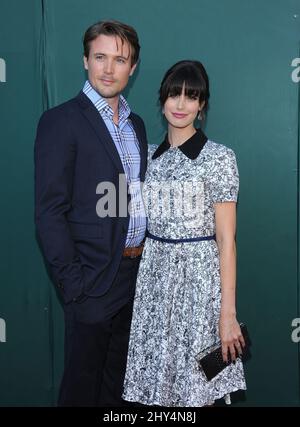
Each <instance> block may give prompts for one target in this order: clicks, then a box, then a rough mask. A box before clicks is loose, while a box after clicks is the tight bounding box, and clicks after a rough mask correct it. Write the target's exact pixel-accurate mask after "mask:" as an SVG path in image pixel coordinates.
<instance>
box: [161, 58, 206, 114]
mask: <svg viewBox="0 0 300 427" xmlns="http://www.w3.org/2000/svg"><path fill="white" fill-rule="evenodd" d="M183 84H185V95H186V96H188V97H190V98H196V99H197V98H198V99H199V102H200V103H201V102H202V101H205V104H204V107H203V110H204V111H206V110H207V107H208V99H209V80H208V75H207V73H206V71H205V68H204V67H203V65H202V64H201V62H199V61H190V60H184V61H179V62H177V63H176V64H174V65H173V66H172V67H171V68H170V69H169V70H168V71H167V72H166V74H165V76H164V78H163V80H162V82H161V85H160V89H159V102H160V105H161V106H162V107H163V106H164V104H165V102H166V100H167V98H168V97H169V96H176V95H180V94H181V92H182V87H183Z"/></svg>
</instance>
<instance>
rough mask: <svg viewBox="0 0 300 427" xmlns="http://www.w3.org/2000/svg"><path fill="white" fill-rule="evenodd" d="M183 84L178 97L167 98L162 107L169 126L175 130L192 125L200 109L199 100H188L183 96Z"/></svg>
mask: <svg viewBox="0 0 300 427" xmlns="http://www.w3.org/2000/svg"><path fill="white" fill-rule="evenodd" d="M184 87H185V84H183V86H182V91H181V94H180V95H176V96H169V97H168V98H167V100H166V102H165V105H164V109H163V111H164V114H165V117H166V119H167V121H168V123H169V125H171V126H173V127H176V128H185V127H188V126H190V125H191V124H193V123H194V120H195V118H196V117H197V115H198V114H199V111H200V110H201V109H202V107H203V104H204V102H203V103H202V104H201V105H200V103H199V98H196V99H195V98H189V97H188V96H186V95H185V93H184V90H185V88H184Z"/></svg>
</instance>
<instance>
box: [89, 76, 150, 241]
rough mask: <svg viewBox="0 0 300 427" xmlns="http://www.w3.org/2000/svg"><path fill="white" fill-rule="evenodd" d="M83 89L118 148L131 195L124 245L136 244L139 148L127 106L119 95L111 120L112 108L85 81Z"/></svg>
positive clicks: (140, 235) (141, 228)
mask: <svg viewBox="0 0 300 427" xmlns="http://www.w3.org/2000/svg"><path fill="white" fill-rule="evenodd" d="M83 92H84V93H85V94H86V96H87V97H88V98H89V99H90V100H91V101H92V103H93V104H94V106H95V107H96V108H97V110H98V111H99V113H100V115H101V117H102V119H103V120H104V123H105V124H106V126H107V129H108V131H109V133H110V135H111V137H112V139H113V141H114V144H115V146H116V148H117V150H118V153H119V156H120V159H121V162H122V165H123V169H124V172H125V176H126V180H127V183H128V185H129V191H130V195H131V202H130V209H129V215H130V216H129V227H128V233H127V238H126V247H134V246H139V245H140V243H141V242H142V240H143V239H144V237H145V231H146V214H145V209H144V204H143V199H142V193H141V181H140V164H141V156H140V147H139V143H138V139H137V137H136V134H135V131H134V128H133V125H132V123H131V120H130V119H129V115H130V112H131V110H130V107H129V105H128V103H127V102H126V100H125V98H124V97H123V96H122V95H121V96H120V98H119V124H118V125H116V124H115V123H114V121H113V114H114V113H113V110H112V108H111V107H110V106H109V105H108V103H107V102H106V100H105V99H104V98H102V96H101V95H99V93H98V92H96V91H95V89H94V88H93V87H92V86H91V84H90V82H89V81H88V80H87V81H86V82H85V85H84V87H83Z"/></svg>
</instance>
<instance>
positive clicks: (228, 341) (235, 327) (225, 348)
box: [219, 315, 245, 362]
mask: <svg viewBox="0 0 300 427" xmlns="http://www.w3.org/2000/svg"><path fill="white" fill-rule="evenodd" d="M219 333H220V339H221V344H222V356H223V360H224V362H228V361H232V362H234V361H235V360H236V358H237V355H241V354H242V352H243V348H244V347H245V341H244V338H243V335H242V332H241V328H240V325H239V323H238V321H237V320H236V317H235V316H226V315H223V316H222V315H221V317H220V321H219ZM228 354H229V355H230V357H229V358H228Z"/></svg>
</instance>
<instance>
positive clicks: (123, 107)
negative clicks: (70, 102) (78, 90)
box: [82, 80, 131, 121]
mask: <svg viewBox="0 0 300 427" xmlns="http://www.w3.org/2000/svg"><path fill="white" fill-rule="evenodd" d="M82 91H83V93H85V94H86V96H87V97H88V98H89V99H90V100H91V101H92V103H93V104H94V106H95V107H96V108H97V110H98V111H99V113H100V114H102V113H104V114H106V115H108V116H110V117H111V118H112V117H113V114H114V113H113V110H112V108H111V107H110V105H109V104H108V103H107V101H106V100H105V99H104V98H103V97H102V96H101V95H100V94H99V93H98V92H97V91H96V90H95V89H94V88H93V86H92V85H91V84H90V82H89V80H87V81H86V82H85V84H84V87H83V89H82ZM130 113H131V110H130V107H129V105H128V102H127V101H126V99H125V98H124V96H123V95H120V97H119V120H120V121H124V120H126V119H127V118H128V117H129V116H130Z"/></svg>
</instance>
